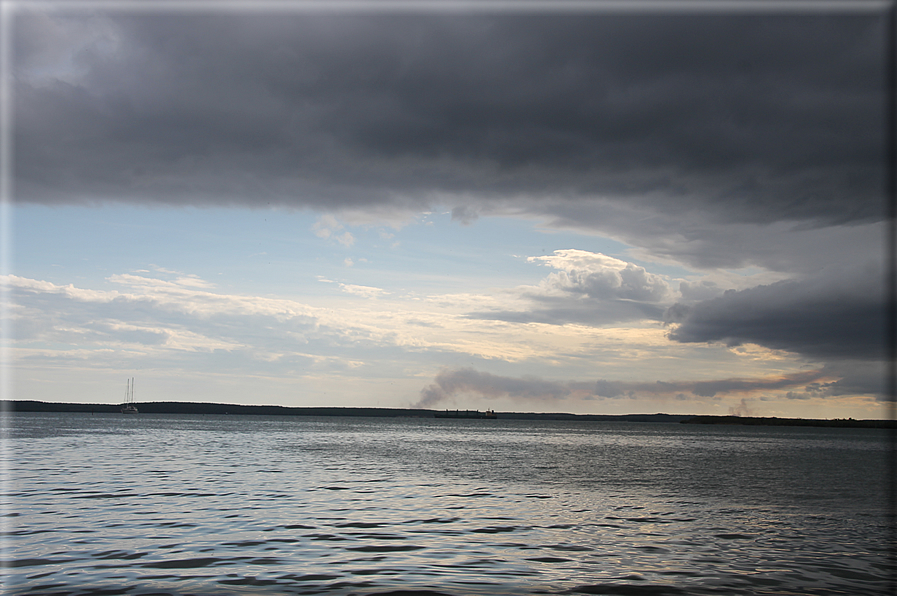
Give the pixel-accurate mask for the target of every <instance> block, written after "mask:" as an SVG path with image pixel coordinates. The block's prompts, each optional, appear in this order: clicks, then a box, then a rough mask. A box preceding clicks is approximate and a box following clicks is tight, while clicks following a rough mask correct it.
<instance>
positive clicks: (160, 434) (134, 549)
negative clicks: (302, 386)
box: [2, 413, 895, 596]
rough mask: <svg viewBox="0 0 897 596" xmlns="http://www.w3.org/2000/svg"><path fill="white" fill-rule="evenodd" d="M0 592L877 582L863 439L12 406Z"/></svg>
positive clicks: (880, 456) (876, 505)
mask: <svg viewBox="0 0 897 596" xmlns="http://www.w3.org/2000/svg"><path fill="white" fill-rule="evenodd" d="M4 425H5V429H6V433H7V437H8V440H7V441H6V449H7V456H8V461H9V464H8V468H9V469H8V472H9V475H10V476H11V478H12V480H11V481H10V482H7V484H6V486H5V491H4V493H5V494H4V503H5V505H4V507H5V509H4V513H5V516H4V517H3V518H2V519H3V520H4V522H5V523H4V528H3V530H4V534H5V537H4V541H3V557H2V558H3V560H4V561H5V568H6V569H5V577H4V593H5V594H12V595H18V594H41V595H45V596H54V595H62V594H89V595H99V594H134V595H138V594H139V595H146V596H148V595H150V594H153V595H161V594H170V595H187V594H195V595H201V596H213V595H214V596H229V595H231V594H322V593H324V594H359V595H361V594H388V593H406V594H409V595H410V594H412V593H417V594H424V593H429V594H433V593H439V594H451V595H479V594H560V593H573V594H576V593H585V594H636V595H659V594H697V595H701V594H734V595H739V594H770V595H772V594H776V595H783V594H818V595H834V594H843V595H852V596H853V595H866V594H870V595H871V594H885V593H888V592H889V587H890V582H889V580H890V578H892V577H893V576H894V573H895V570H894V568H893V566H891V561H890V560H889V557H888V554H887V553H888V548H889V534H888V527H889V523H890V517H889V511H888V507H887V499H886V482H885V477H886V474H885V470H886V465H887V463H886V462H887V449H888V445H887V441H886V440H885V439H886V435H885V434H884V432H883V431H877V430H871V429H824V428H782V427H723V426H690V425H678V424H647V423H645V424H630V423H591V422H566V421H565V422H548V421H515V420H434V419H372V418H303V417H297V418H291V417H261V416H259V417H256V416H180V415H145V414H141V415H139V416H122V415H120V414H117V415H99V414H97V415H90V414H69V413H66V414H47V413H42V414H24V413H23V414H15V415H8V416H6V417H5V418H4Z"/></svg>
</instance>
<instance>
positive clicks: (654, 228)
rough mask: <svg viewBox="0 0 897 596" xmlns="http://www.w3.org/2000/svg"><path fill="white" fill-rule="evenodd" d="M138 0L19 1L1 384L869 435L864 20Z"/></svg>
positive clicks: (860, 16) (31, 390)
mask: <svg viewBox="0 0 897 596" xmlns="http://www.w3.org/2000/svg"><path fill="white" fill-rule="evenodd" d="M150 6H152V5H141V4H128V5H122V4H110V5H109V8H105V9H104V8H103V7H102V5H97V4H91V5H89V6H88V5H83V6H82V5H79V4H78V3H58V4H40V5H32V6H29V5H28V4H27V3H25V4H21V5H16V9H15V11H14V15H11V16H10V18H11V20H10V21H9V22H8V25H9V28H10V30H11V31H12V33H13V36H12V40H11V42H9V43H8V46H10V47H9V48H8V49H9V50H10V54H9V56H10V59H9V60H8V63H10V64H11V77H12V82H11V84H10V87H11V91H12V92H13V93H14V102H13V103H12V104H11V105H12V106H13V107H12V109H11V110H10V111H11V114H10V115H9V117H10V118H11V120H12V122H13V124H14V126H13V127H11V132H9V133H8V134H9V138H8V140H9V141H10V142H11V144H12V147H13V149H14V151H13V157H12V166H11V171H12V175H11V176H10V180H8V183H9V185H10V188H12V193H13V196H14V199H15V201H14V205H13V206H12V207H11V208H10V209H9V210H8V213H9V214H10V216H11V218H12V219H11V222H12V228H13V230H14V232H15V234H14V240H13V241H12V246H11V248H12V255H13V257H12V266H11V271H9V272H8V273H9V274H8V275H7V276H5V283H6V285H7V289H8V290H9V291H8V292H7V298H8V299H9V300H11V305H10V306H9V307H8V309H7V310H6V313H7V316H9V317H11V318H12V320H13V325H14V334H13V335H14V349H15V352H14V353H15V356H16V364H15V380H14V382H13V384H12V387H13V392H14V397H15V398H17V399H38V400H46V401H66V402H70V401H77V402H90V403H115V402H117V401H120V400H121V398H122V397H123V396H124V389H125V379H126V378H128V377H132V376H134V377H136V378H137V384H136V385H137V391H136V398H137V401H138V402H139V401H162V400H178V401H214V402H230V403H255V404H281V405H287V406H323V405H337V406H376V405H379V406H382V407H406V406H425V407H432V408H479V409H486V408H495V409H497V410H516V411H565V412H580V413H612V414H613V413H643V412H647V413H652V412H670V413H699V414H705V413H706V414H729V413H737V414H750V415H761V416H803V417H822V418H826V417H827V418H832V417H847V416H852V417H859V418H881V417H884V416H885V410H884V408H883V402H882V400H883V393H882V392H883V375H884V352H883V350H884V343H883V339H884V333H883V326H884V319H883V313H884V309H883V305H884V285H883V279H884V272H885V266H886V265H887V263H886V262H885V258H884V257H885V245H884V239H885V232H886V212H885V211H886V210H885V200H884V181H885V168H884V146H885V136H884V122H885V121H884V100H885V84H884V83H885V77H884V68H885V64H884V45H883V44H884V39H885V35H884V34H885V25H886V18H885V8H886V5H885V4H883V3H882V4H875V3H860V2H858V3H854V4H850V5H832V8H830V9H829V10H821V9H820V6H819V5H814V4H806V5H804V6H806V7H807V8H806V9H798V8H794V7H795V6H797V5H796V4H792V5H790V6H792V9H790V10H784V11H783V10H779V9H775V7H779V8H781V7H782V6H784V5H782V4H779V3H775V2H773V3H770V4H768V6H769V7H771V8H770V9H769V10H765V11H763V10H760V9H759V8H758V7H757V5H754V6H752V7H744V6H743V5H742V8H741V9H738V10H733V9H726V10H721V9H720V7H723V6H724V5H723V4H708V5H706V6H707V7H708V9H707V10H703V9H702V10H699V9H696V8H695V5H694V4H691V5H685V4H675V3H673V4H671V5H670V6H671V7H672V8H670V9H668V10H665V11H663V12H658V11H657V10H656V9H654V10H647V9H631V10H630V11H628V12H621V11H619V10H618V9H614V10H611V8H610V5H606V4H597V3H596V4H592V5H588V6H587V7H586V8H583V7H582V6H580V7H579V8H576V9H572V8H570V7H569V5H568V6H567V9H564V10H561V9H557V10H554V9H550V7H549V5H530V7H529V8H525V7H524V8H521V7H523V5H522V4H517V5H513V6H511V8H510V9H509V8H508V6H509V5H506V4H502V5H499V4H493V5H489V4H485V5H479V8H477V9H473V8H471V7H469V6H468V7H467V8H463V9H462V8H461V7H460V6H456V7H454V8H446V7H445V5H441V7H439V8H437V7H436V5H435V4H433V3H429V4H426V3H424V4H413V5H405V6H400V7H397V6H396V5H389V6H388V7H385V8H384V7H383V5H381V6H380V7H377V6H376V5H374V4H371V5H367V6H368V7H369V8H362V9H359V8H358V6H357V5H356V6H355V8H352V9H348V8H342V9H336V8H329V7H328V5H327V4H312V5H309V4H290V3H284V4H281V5H278V7H277V8H276V10H275V9H269V10H254V9H252V8H251V5H247V6H246V7H243V8H241V9H233V7H232V8H231V9H225V8H223V7H222V6H218V5H216V4H214V3H209V4H205V5H203V6H204V7H207V8H202V9H197V8H196V5H193V6H194V8H193V9H191V10H175V9H171V10H160V9H158V8H154V9H152V10H149V9H148V7H150ZM449 6H450V5H449ZM641 6H642V8H644V5H641ZM490 7H491V8H490ZM269 8H270V6H269ZM7 340H8V341H11V338H7Z"/></svg>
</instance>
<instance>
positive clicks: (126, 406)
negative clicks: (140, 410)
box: [121, 378, 137, 414]
mask: <svg viewBox="0 0 897 596" xmlns="http://www.w3.org/2000/svg"><path fill="white" fill-rule="evenodd" d="M121 413H122V414H137V406H135V405H134V379H133V378H131V379H128V389H127V391H126V392H125V401H124V402H123V403H122V404H121Z"/></svg>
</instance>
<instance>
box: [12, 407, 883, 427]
mask: <svg viewBox="0 0 897 596" xmlns="http://www.w3.org/2000/svg"><path fill="white" fill-rule="evenodd" d="M137 406H138V407H139V409H140V412H141V413H142V414H197V415H205V414H210V415H215V414H218V415H222V414H233V415H250V416H364V417H374V418H434V417H435V414H436V412H442V411H444V410H431V409H424V408H353V407H287V406H252V405H235V404H218V403H200V402H180V401H171V402H165V401H163V402H145V403H139V404H137ZM0 408H2V411H4V412H60V413H63V412H84V413H97V414H103V413H108V414H114V413H118V412H119V410H120V408H121V406H120V405H119V404H77V403H54V402H42V401H33V400H3V401H0ZM496 414H497V418H499V419H504V420H581V421H593V422H596V421H597V422H666V423H681V424H728V425H740V426H820V427H838V428H897V421H895V420H854V419H853V418H847V419H840V418H836V419H831V420H826V419H813V418H775V417H769V418H763V417H755V416H703V415H701V416H698V415H692V414H622V415H610V414H567V413H556V412H544V413H539V412H496Z"/></svg>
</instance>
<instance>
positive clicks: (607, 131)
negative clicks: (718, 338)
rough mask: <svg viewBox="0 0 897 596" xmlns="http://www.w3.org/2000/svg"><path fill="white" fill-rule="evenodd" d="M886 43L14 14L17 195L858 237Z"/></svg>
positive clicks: (866, 31) (690, 30) (873, 165)
mask: <svg viewBox="0 0 897 596" xmlns="http://www.w3.org/2000/svg"><path fill="white" fill-rule="evenodd" d="M883 24H884V19H883V18H882V17H880V16H876V15H870V14H866V15H860V16H858V15H853V16H851V15H845V14H837V15H820V14H812V15H810V14H808V15H781V14H776V15H774V16H759V15H744V14H740V15H733V14H716V15H700V14H689V15H682V14H679V15H675V14H671V15H649V16H645V15H638V16H635V15H612V14H569V13H568V14H564V15H552V14H545V13H539V14H495V15H489V14H485V13H480V14H475V15H463V14H438V15H437V14H432V13H430V14H425V13H424V14H408V13H376V14H358V13H355V14H339V13H325V14H314V13H307V12H306V13H300V12H297V13H285V14H263V15H253V14H247V13H240V14H177V15H173V16H164V15H159V14H142V15H141V14H133V13H132V14H122V13H118V14H116V15H105V16H104V15H103V14H102V13H95V14H94V15H92V16H85V17H78V16H71V15H65V14H50V15H44V14H41V13H36V12H35V13H29V12H23V13H22V14H20V15H19V16H17V18H16V21H15V33H16V42H15V44H16V46H15V47H16V83H15V93H16V105H15V112H14V113H15V119H16V120H15V123H16V129H15V138H14V141H15V150H16V151H15V182H16V190H17V198H18V199H19V200H21V201H26V202H41V203H59V202H72V201H76V202H77V201H89V200H95V199H99V200H122V201H134V200H139V201H156V202H163V203H170V204H186V203H202V202H214V203H219V204H241V205H266V204H269V203H274V204H283V205H292V206H297V207H301V206H310V207H315V208H340V207H347V206H373V205H378V204H384V203H393V204H405V205H406V206H411V207H415V206H416V208H420V207H425V206H426V205H428V204H431V203H433V202H435V201H437V200H445V199H446V197H448V200H449V201H451V197H452V196H458V197H462V196H463V197H468V200H465V201H458V203H460V204H459V205H457V206H458V207H459V209H460V210H459V211H457V212H453V216H454V217H455V218H456V219H458V220H459V221H461V222H464V223H469V222H471V221H473V219H475V216H476V214H477V213H478V210H477V209H476V207H475V206H474V205H473V204H470V205H468V204H467V203H470V200H469V197H470V196H472V195H475V196H476V197H477V201H479V202H480V203H481V204H484V203H488V202H489V201H493V202H496V203H501V202H502V201H505V202H506V201H508V200H513V204H515V205H517V206H518V207H519V208H520V209H522V210H523V211H526V210H527V209H530V208H531V209H534V210H538V209H540V207H537V206H536V205H538V204H539V199H540V198H544V197H548V196H552V197H555V198H556V199H558V202H556V203H552V205H555V206H557V208H558V209H559V210H561V211H562V209H561V208H562V207H563V205H568V204H571V202H572V204H576V203H578V202H581V201H584V200H586V199H594V198H599V197H600V198H602V199H605V200H625V201H626V202H627V204H633V205H636V206H639V208H642V209H647V210H650V211H652V212H655V213H658V214H660V215H666V216H673V217H679V216H683V215H686V214H689V213H692V212H700V213H701V214H702V217H704V218H708V220H709V221H713V220H715V221H719V222H725V221H731V220H739V221H755V222H771V221H776V220H779V219H783V218H784V219H792V220H812V221H814V222H817V223H836V222H851V221H868V220H874V219H878V218H881V216H882V214H881V199H880V197H881V177H882V169H881V158H882V155H881V147H882V133H881V131H882V118H881V114H882V76H881V73H882V62H881V51H880V50H881V44H882V31H883ZM543 205H544V203H543ZM543 208H544V207H543ZM480 213H481V212H480ZM548 215H549V216H550V215H552V214H551V213H549V214H548Z"/></svg>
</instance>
